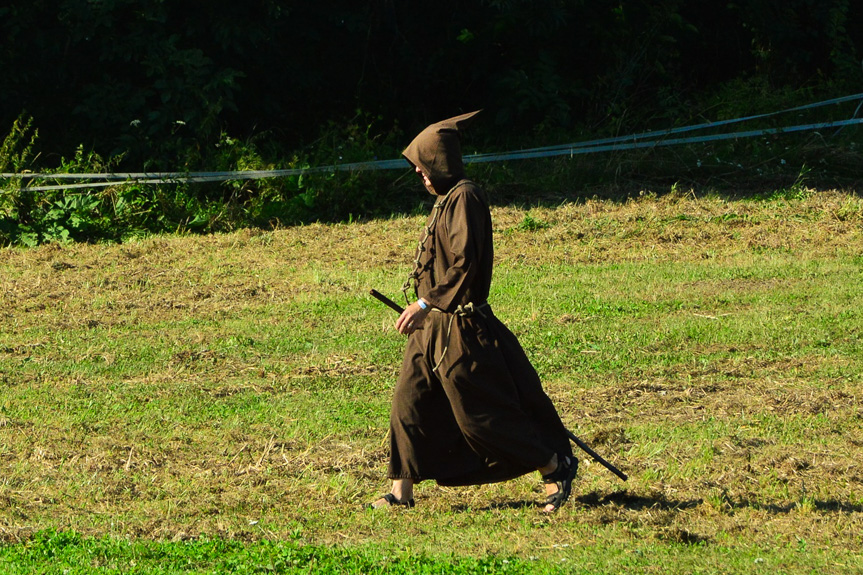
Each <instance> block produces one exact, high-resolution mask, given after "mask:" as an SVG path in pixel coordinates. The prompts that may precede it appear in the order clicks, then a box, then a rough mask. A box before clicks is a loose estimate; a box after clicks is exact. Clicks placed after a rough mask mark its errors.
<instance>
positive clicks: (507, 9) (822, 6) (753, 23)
mask: <svg viewBox="0 0 863 575" xmlns="http://www.w3.org/2000/svg"><path fill="white" fill-rule="evenodd" d="M0 38H2V49H0V71H2V89H0V132H3V133H5V132H6V131H8V129H9V127H10V126H11V125H12V123H13V122H14V121H15V119H16V118H18V117H19V116H21V115H22V113H23V114H25V115H26V116H27V117H32V119H33V125H34V126H35V127H36V128H37V129H38V130H39V134H40V147H41V148H42V149H43V150H47V151H54V152H55V153H57V154H59V153H69V151H70V150H73V149H74V148H75V147H76V146H78V145H83V146H84V147H85V148H86V149H92V150H96V151H98V152H99V153H100V154H103V155H105V156H111V155H119V154H123V158H124V159H123V163H124V165H126V166H127V167H129V168H132V169H136V168H141V167H149V168H158V169H182V168H184V167H185V168H189V169H198V168H201V167H205V166H202V165H196V164H205V163H206V160H207V154H206V149H208V146H211V145H212V144H214V143H216V142H218V141H219V138H220V136H221V135H222V134H224V133H227V134H230V135H232V136H234V137H240V138H243V137H248V136H250V135H252V134H266V138H267V140H268V141H270V142H272V143H274V144H277V145H278V146H279V147H280V148H281V149H286V150H290V149H294V148H296V147H299V146H302V145H304V144H307V143H308V142H309V141H311V140H313V139H314V138H315V137H317V135H318V134H319V133H320V131H321V128H322V126H325V125H326V124H327V123H331V122H336V123H338V122H345V121H346V120H347V119H349V118H351V117H352V116H354V115H355V114H356V113H357V111H358V110H359V111H362V112H363V113H365V114H368V115H370V116H371V117H379V118H382V122H383V123H385V124H387V125H389V126H392V125H395V124H398V125H400V126H402V128H403V129H404V130H405V131H409V132H410V131H414V130H416V129H417V128H419V127H420V126H422V125H424V124H425V123H426V122H428V121H430V120H435V119H439V118H441V117H443V116H446V115H448V114H453V113H457V112H460V111H465V110H469V109H473V108H480V107H482V108H485V109H486V110H487V111H488V112H489V117H491V118H493V120H494V125H496V126H498V129H497V130H496V132H495V133H496V134H498V135H499V141H500V142H502V143H503V142H504V141H505V140H507V139H508V138H509V139H512V138H514V135H515V134H521V133H524V132H525V131H536V130H542V129H546V130H572V129H575V128H576V127H584V126H587V127H593V128H594V129H596V130H597V131H601V127H602V126H605V125H607V124H608V123H610V122H612V121H613V122H616V123H617V124H618V125H620V124H621V123H622V124H626V127H627V128H630V127H631V128H638V127H642V126H647V125H649V124H650V122H651V121H653V122H658V123H660V124H661V125H663V126H664V125H667V124H668V121H670V119H672V118H679V117H681V116H685V114H686V113H687V102H688V101H689V100H690V99H691V98H694V97H698V96H699V95H703V94H705V93H709V92H710V91H711V90H715V89H717V88H718V87H720V86H723V85H726V84H728V83H729V82H733V81H735V80H737V81H746V80H752V79H756V78H757V79H759V80H760V81H763V82H764V83H765V85H766V86H768V87H771V88H787V87H792V88H793V87H801V86H808V87H825V86H830V87H833V88H834V89H845V88H847V89H853V90H857V91H860V88H861V87H863V72H861V57H863V3H861V2H858V1H852V0H737V1H730V2H729V1H725V0H723V1H721V2H713V1H710V0H700V1H697V0H688V1H687V0H658V1H655V0H617V1H614V2H612V1H606V0H592V1H590V0H473V1H464V0H461V1H455V0H435V1H428V0H417V1H413V2H396V1H395V0H370V1H368V2H356V1H348V0H330V1H328V2H306V1H302V2H301V1H297V0H245V1H244V2H237V1H235V0H230V1H228V0H210V1H209V2H203V1H191V0H157V1H151V2H140V1H135V0H53V1H51V2H49V1H47V0H26V1H23V0H7V1H6V2H5V3H3V5H2V7H0ZM43 161H46V162H50V155H46V156H44V157H43Z"/></svg>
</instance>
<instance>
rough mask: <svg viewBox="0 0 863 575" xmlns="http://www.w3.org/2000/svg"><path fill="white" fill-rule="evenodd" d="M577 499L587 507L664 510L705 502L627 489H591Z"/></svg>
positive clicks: (695, 505) (684, 507) (689, 507)
mask: <svg viewBox="0 0 863 575" xmlns="http://www.w3.org/2000/svg"><path fill="white" fill-rule="evenodd" d="M575 500H576V501H578V502H579V503H582V504H583V505H586V506H587V507H600V506H603V505H608V504H614V505H618V506H620V507H625V508H626V509H630V510H632V511H643V510H645V509H661V510H663V511H672V510H680V509H692V508H693V507H698V506H699V505H701V504H702V503H703V502H704V500H703V499H689V500H681V501H676V500H673V499H667V498H665V497H649V496H644V495H631V494H629V493H627V492H626V491H617V492H615V493H609V494H607V495H602V494H600V493H597V492H596V491H591V492H590V493H587V494H585V495H581V496H579V497H576V498H575Z"/></svg>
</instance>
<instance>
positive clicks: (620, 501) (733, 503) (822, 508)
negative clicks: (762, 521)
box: [575, 491, 863, 515]
mask: <svg viewBox="0 0 863 575" xmlns="http://www.w3.org/2000/svg"><path fill="white" fill-rule="evenodd" d="M575 500H576V501H578V502H580V503H582V504H583V505H585V506H587V507H601V506H604V505H609V504H613V505H617V506H619V507H623V508H626V509H629V510H631V511H644V510H645V509H658V510H662V511H679V510H684V509H692V508H695V507H698V506H699V505H701V504H702V503H703V502H704V500H703V499H700V498H699V499H688V500H674V499H667V498H665V497H661V496H660V497H650V496H644V495H632V494H629V493H627V492H626V491H618V492H615V493H610V494H601V493H598V492H596V491H592V492H590V493H587V494H585V495H581V496H579V497H576V498H575ZM725 504H726V505H727V507H728V508H729V509H731V510H738V509H757V510H762V511H767V512H769V513H772V514H776V515H781V514H786V513H791V512H792V511H794V510H796V509H798V508H800V507H802V506H805V505H808V506H811V507H812V508H813V509H814V510H815V511H818V512H821V513H863V504H859V503H848V502H843V501H837V500H835V499H828V500H826V501H822V500H814V501H813V500H807V501H806V502H799V501H789V502H783V503H772V502H762V501H753V500H750V499H738V500H730V499H729V500H726V501H725Z"/></svg>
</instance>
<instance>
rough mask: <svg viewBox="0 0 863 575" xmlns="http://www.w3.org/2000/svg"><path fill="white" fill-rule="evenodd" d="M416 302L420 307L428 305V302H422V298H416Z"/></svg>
mask: <svg viewBox="0 0 863 575" xmlns="http://www.w3.org/2000/svg"><path fill="white" fill-rule="evenodd" d="M417 304H418V305H419V306H420V309H428V307H429V304H427V303H426V302H424V301H423V300H422V299H418V300H417Z"/></svg>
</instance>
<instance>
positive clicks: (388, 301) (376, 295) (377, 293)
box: [369, 289, 405, 313]
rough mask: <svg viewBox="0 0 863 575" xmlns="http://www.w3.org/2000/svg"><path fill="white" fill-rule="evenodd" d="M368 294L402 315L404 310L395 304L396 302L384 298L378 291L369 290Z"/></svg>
mask: <svg viewBox="0 0 863 575" xmlns="http://www.w3.org/2000/svg"><path fill="white" fill-rule="evenodd" d="M369 293H370V294H372V296H374V297H375V298H377V299H378V300H380V301H381V302H383V303H384V304H386V305H387V306H389V307H391V308H392V309H394V310H396V311H397V312H398V313H402V312H403V311H405V308H403V307H402V306H400V305H399V304H397V303H396V302H394V301H393V300H391V299H390V298H388V297H387V296H385V295H384V294H382V293H381V292H379V291H378V290H376V289H373V290H370V291H369Z"/></svg>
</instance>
